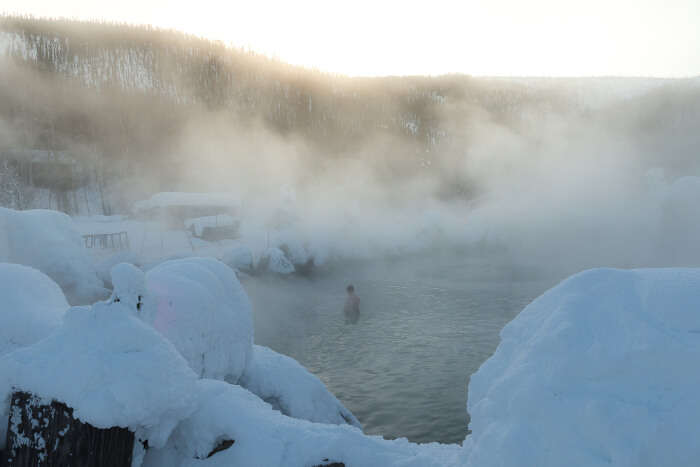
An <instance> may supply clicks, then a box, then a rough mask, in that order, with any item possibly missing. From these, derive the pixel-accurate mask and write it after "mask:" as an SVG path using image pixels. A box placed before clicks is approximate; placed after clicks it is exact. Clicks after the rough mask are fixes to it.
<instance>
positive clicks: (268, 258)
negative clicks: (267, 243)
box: [258, 247, 295, 275]
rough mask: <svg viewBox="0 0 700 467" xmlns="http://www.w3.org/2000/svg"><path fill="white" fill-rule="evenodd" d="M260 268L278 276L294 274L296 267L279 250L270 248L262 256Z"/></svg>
mask: <svg viewBox="0 0 700 467" xmlns="http://www.w3.org/2000/svg"><path fill="white" fill-rule="evenodd" d="M258 267H259V268H261V269H262V270H267V271H270V272H274V273H277V274H285V275H286V274H292V273H293V272H294V271H295V269H294V265H293V264H292V262H291V261H289V259H288V258H287V256H286V255H285V254H284V251H282V250H280V249H279V248H274V247H271V248H268V249H266V250H265V251H264V252H263V254H262V255H261V256H260V261H259V263H258Z"/></svg>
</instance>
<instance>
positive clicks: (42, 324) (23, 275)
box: [0, 263, 69, 355]
mask: <svg viewBox="0 0 700 467" xmlns="http://www.w3.org/2000/svg"><path fill="white" fill-rule="evenodd" d="M68 308H69V305H68V302H66V297H65V296H64V295H63V292H61V288H60V287H59V286H58V285H57V284H56V283H55V282H54V281H52V280H51V278H50V277H48V276H47V275H46V274H43V273H42V272H40V271H37V270H36V269H32V268H30V267H27V266H22V265H19V264H10V263H0V355H3V354H6V353H8V352H11V351H13V350H15V349H17V348H19V347H26V346H28V345H31V344H34V343H35V342H37V341H39V340H41V339H43V338H44V337H46V336H48V335H49V333H51V331H53V330H54V329H56V328H57V327H58V326H59V325H60V324H61V320H62V319H63V315H64V313H65V312H66V310H67V309H68Z"/></svg>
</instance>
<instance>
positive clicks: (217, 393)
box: [144, 380, 460, 467]
mask: <svg viewBox="0 0 700 467" xmlns="http://www.w3.org/2000/svg"><path fill="white" fill-rule="evenodd" d="M197 384H198V393H197V394H198V399H199V401H200V406H199V408H198V409H197V410H196V411H195V412H194V414H193V415H192V416H191V417H190V418H189V419H187V420H186V421H184V422H183V423H181V424H180V426H179V427H178V428H177V430H176V431H175V432H174V433H173V436H171V438H170V440H169V441H168V444H167V445H166V447H165V448H163V449H150V450H149V451H148V452H147V454H146V458H145V461H144V467H173V466H180V467H189V466H197V465H202V461H200V460H197V459H204V458H206V457H207V455H208V454H209V453H210V452H211V451H212V449H213V448H214V447H215V446H216V445H217V444H218V443H219V442H220V441H222V440H227V439H230V440H234V441H235V443H234V444H233V446H231V447H230V448H228V449H226V450H224V451H221V452H219V453H216V454H214V455H213V456H212V457H211V458H209V459H207V460H206V461H205V463H206V465H208V466H211V467H230V466H234V465H242V466H246V467H307V466H312V465H318V464H323V463H327V462H324V460H325V459H328V461H339V462H340V461H342V462H345V465H347V466H349V467H351V466H362V467H375V466H377V467H380V466H381V467H385V466H389V465H395V466H399V465H400V466H404V467H438V466H439V467H445V466H447V465H454V464H455V459H456V458H457V457H458V455H459V451H460V447H459V446H457V445H452V446H446V445H438V444H430V445H417V444H411V443H409V442H408V441H406V440H405V439H400V440H395V441H386V440H384V439H382V438H380V437H378V436H365V435H363V434H362V432H361V431H360V430H358V429H357V428H354V427H350V426H348V425H341V426H338V425H324V424H318V423H311V422H308V421H306V420H297V419H293V418H289V417H286V416H284V415H282V414H280V413H279V412H277V411H274V410H272V409H271V407H270V406H269V405H267V404H266V403H264V402H263V401H261V400H260V399H259V398H257V397H256V396H255V395H253V394H251V393H250V392H248V391H246V390H245V389H243V388H241V387H239V386H232V385H229V384H226V383H222V382H219V381H212V380H200V381H199V382H198V383H197Z"/></svg>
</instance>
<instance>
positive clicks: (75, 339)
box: [0, 302, 197, 447]
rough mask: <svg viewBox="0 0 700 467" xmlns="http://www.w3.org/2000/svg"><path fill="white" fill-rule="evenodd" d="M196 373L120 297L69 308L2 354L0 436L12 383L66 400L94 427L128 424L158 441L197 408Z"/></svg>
mask: <svg viewBox="0 0 700 467" xmlns="http://www.w3.org/2000/svg"><path fill="white" fill-rule="evenodd" d="M196 380H197V375H195V374H194V372H193V371H192V370H191V369H190V367H189V366H188V364H187V362H186V361H185V360H184V359H183V358H182V357H181V356H180V354H179V353H178V352H177V350H176V349H175V348H174V347H173V345H172V344H171V343H170V342H168V341H167V340H166V339H164V338H163V337H162V336H161V335H160V334H159V333H158V332H157V331H155V330H154V329H153V328H152V327H151V326H149V325H148V324H146V323H144V322H143V321H141V320H140V319H139V318H138V317H137V316H136V313H135V312H134V310H132V309H130V308H129V307H127V306H126V305H125V304H124V303H122V302H100V303H97V304H96V305H94V306H93V307H78V308H72V309H70V310H69V311H68V312H67V313H66V315H65V317H64V320H63V325H62V326H60V327H59V328H58V329H57V330H56V331H55V332H53V333H52V334H51V335H49V336H48V337H46V338H45V339H43V340H41V341H39V342H37V343H36V344H34V345H32V346H30V347H25V348H21V349H18V350H16V351H14V352H12V353H9V354H7V355H4V356H3V357H0V442H1V443H3V444H4V443H5V435H6V433H5V431H6V429H7V420H8V418H7V417H8V403H9V397H10V395H11V392H12V391H13V390H15V389H20V390H23V391H28V392H31V393H32V394H34V395H36V396H38V397H40V398H42V399H45V400H47V401H50V400H52V399H54V400H57V401H61V402H64V403H66V404H67V405H68V406H69V407H72V408H73V409H74V412H73V416H75V417H76V418H78V419H80V420H81V421H83V422H86V423H90V424H91V425H93V426H95V427H98V428H108V427H113V426H119V427H127V428H129V429H130V430H132V431H134V432H136V434H137V435H138V436H139V437H140V438H141V439H147V440H148V442H149V444H150V445H152V446H156V447H157V446H163V445H164V444H165V442H166V440H167V439H168V437H169V435H170V433H171V431H172V430H173V428H175V426H176V425H177V424H178V422H179V421H180V420H182V419H184V418H186V417H188V416H189V415H191V413H192V411H193V410H194V409H195V408H196V405H195V403H196V398H195V395H194V393H195V391H196V386H195V382H196Z"/></svg>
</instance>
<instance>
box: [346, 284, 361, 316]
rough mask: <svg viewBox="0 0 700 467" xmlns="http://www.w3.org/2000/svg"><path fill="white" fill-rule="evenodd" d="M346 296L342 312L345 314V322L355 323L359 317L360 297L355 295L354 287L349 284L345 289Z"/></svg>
mask: <svg viewBox="0 0 700 467" xmlns="http://www.w3.org/2000/svg"><path fill="white" fill-rule="evenodd" d="M345 290H347V292H348V298H347V299H346V300H345V307H344V308H343V313H344V314H345V324H355V323H357V321H358V320H359V319H360V297H358V296H357V295H355V287H354V286H353V285H352V284H350V285H348V286H347V288H346V289H345Z"/></svg>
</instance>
